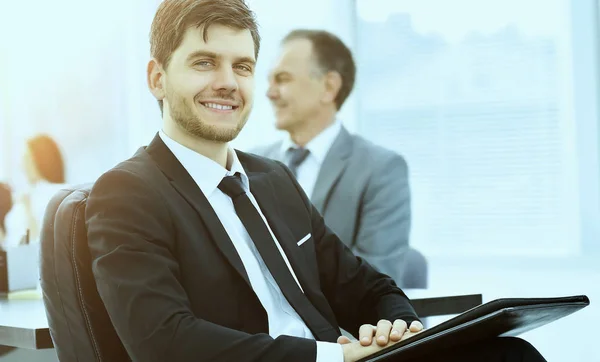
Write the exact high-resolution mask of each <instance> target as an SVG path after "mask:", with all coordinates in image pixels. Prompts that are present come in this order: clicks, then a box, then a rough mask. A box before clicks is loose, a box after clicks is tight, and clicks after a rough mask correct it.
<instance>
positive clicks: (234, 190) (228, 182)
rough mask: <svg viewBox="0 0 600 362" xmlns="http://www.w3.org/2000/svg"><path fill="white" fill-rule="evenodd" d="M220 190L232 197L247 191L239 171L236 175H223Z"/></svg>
mask: <svg viewBox="0 0 600 362" xmlns="http://www.w3.org/2000/svg"><path fill="white" fill-rule="evenodd" d="M219 190H221V191H223V192H224V193H225V194H226V195H227V196H229V197H230V198H232V199H235V198H236V197H238V196H240V195H242V194H245V193H246V191H244V186H243V185H242V179H241V177H240V174H239V172H236V174H235V175H234V176H225V177H223V180H221V183H219Z"/></svg>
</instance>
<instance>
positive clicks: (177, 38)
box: [150, 0, 260, 110]
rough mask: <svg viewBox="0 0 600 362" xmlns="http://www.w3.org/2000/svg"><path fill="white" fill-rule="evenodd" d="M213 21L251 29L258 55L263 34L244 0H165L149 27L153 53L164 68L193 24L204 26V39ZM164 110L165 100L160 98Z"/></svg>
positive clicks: (196, 26)
mask: <svg viewBox="0 0 600 362" xmlns="http://www.w3.org/2000/svg"><path fill="white" fill-rule="evenodd" d="M213 24H219V25H225V26H228V27H231V28H234V29H240V30H245V29H247V30H250V33H251V34H252V39H254V56H255V57H256V58H257V59H258V51H259V49H260V35H259V33H258V25H257V23H256V17H255V15H254V12H252V10H250V8H248V5H247V4H246V2H245V1H244V0H164V1H163V2H162V3H161V4H160V6H159V7H158V10H157V11H156V15H155V16H154V20H153V21H152V28H151V31H150V53H151V55H152V57H153V58H154V59H156V60H157V61H158V63H160V64H161V65H162V66H163V67H164V68H165V69H166V68H167V67H168V65H169V61H170V60H171V56H172V55H173V52H174V51H175V50H176V49H177V48H178V47H179V45H181V42H182V41H183V35H184V34H185V32H186V31H187V30H188V28H190V27H195V28H201V29H203V36H204V41H206V40H207V33H208V28H209V27H210V26H211V25H213ZM158 103H159V105H160V108H161V110H162V101H159V102H158Z"/></svg>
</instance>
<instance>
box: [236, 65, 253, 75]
mask: <svg viewBox="0 0 600 362" xmlns="http://www.w3.org/2000/svg"><path fill="white" fill-rule="evenodd" d="M236 68H237V69H239V70H243V71H244V72H248V73H250V72H252V69H251V68H250V67H249V66H247V65H237V66H236Z"/></svg>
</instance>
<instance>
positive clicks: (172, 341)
mask: <svg viewBox="0 0 600 362" xmlns="http://www.w3.org/2000/svg"><path fill="white" fill-rule="evenodd" d="M237 153H238V157H239V159H240V161H241V163H242V165H243V166H244V169H245V170H246V172H247V174H248V177H249V179H250V189H251V192H252V194H253V195H254V196H255V198H256V199H257V201H258V203H259V205H260V207H261V210H262V211H263V213H264V215H265V217H266V218H267V220H268V221H269V224H270V225H271V227H272V229H273V232H274V233H275V234H276V236H277V238H278V240H279V242H280V243H281V245H282V248H283V249H284V251H285V253H286V254H287V256H288V258H289V260H290V263H291V265H292V267H293V268H294V271H295V273H296V275H297V277H298V280H299V282H300V284H301V285H302V287H303V289H304V291H305V293H306V295H307V297H308V299H309V300H310V301H311V302H312V303H313V304H314V305H315V307H316V308H317V309H318V310H319V312H320V313H321V314H322V315H323V316H324V317H325V318H326V319H327V320H328V321H329V322H330V323H331V328H333V329H335V331H336V332H339V329H338V327H339V326H341V327H342V328H344V329H346V330H349V331H355V332H358V328H359V326H360V325H361V324H364V323H372V324H375V323H377V321H378V320H379V319H382V318H385V319H390V320H393V319H396V318H403V319H405V320H407V322H408V323H410V322H411V321H412V320H415V319H416V315H415V313H414V310H413V308H412V307H411V305H410V303H409V302H408V299H407V298H406V296H405V295H404V293H403V292H402V291H401V290H400V289H399V288H397V287H396V286H395V284H394V283H393V281H392V280H391V279H389V278H388V277H386V276H385V275H383V274H380V273H378V272H376V271H375V270H374V269H373V268H372V267H371V266H370V265H369V264H367V263H366V262H365V261H363V260H361V259H360V258H357V257H355V256H354V255H353V254H352V253H351V251H350V250H349V249H348V248H347V247H346V246H345V245H344V244H343V243H342V242H340V240H339V239H338V238H337V237H336V236H335V235H334V234H333V233H332V232H331V231H330V230H329V229H328V228H327V227H326V226H325V224H324V222H323V218H322V217H321V215H320V214H319V213H318V212H317V211H316V209H315V208H314V207H313V206H312V204H311V203H310V201H309V200H308V198H307V197H306V195H305V194H304V193H303V192H302V191H301V188H300V186H299V185H298V184H297V183H296V181H294V178H293V177H292V176H291V174H290V173H289V170H288V169H287V168H285V166H283V165H282V164H280V163H278V162H276V161H271V160H268V159H265V158H261V157H257V156H251V155H248V154H244V153H242V152H239V151H238V152H237ZM86 220H87V228H88V238H89V244H90V251H91V255H92V260H93V272H94V275H95V277H96V282H97V285H98V291H99V294H100V296H101V298H102V300H103V302H104V304H105V305H106V309H107V311H108V313H109V315H110V318H111V321H112V323H113V324H114V327H115V329H116V331H117V333H118V335H119V337H120V338H121V339H122V341H123V344H124V346H125V348H126V349H127V351H128V353H129V354H130V356H131V358H132V359H133V360H134V361H144V362H148V361H200V360H203V361H204V360H206V361H209V360H210V361H283V360H285V361H286V362H292V361H303V362H304V361H314V360H315V357H316V343H315V342H314V341H312V340H308V339H303V338H296V337H290V336H281V337H278V338H276V339H273V338H271V337H270V336H269V335H268V321H267V314H266V312H265V310H264V308H263V307H262V305H261V303H260V302H259V300H258V298H257V296H256V295H255V293H254V292H253V290H252V288H251V286H250V282H249V279H248V276H247V274H246V271H245V270H244V266H243V264H242V261H241V259H240V257H239V256H238V254H237V252H236V251H235V248H234V246H233V244H232V242H231V240H230V239H229V237H228V235H227V233H226V231H225V229H224V228H223V226H222V224H221V223H220V221H219V219H218V217H217V216H216V214H215V212H214V210H213V209H212V207H211V206H210V204H209V202H208V200H207V199H206V198H205V196H204V195H203V194H202V191H201V190H200V189H199V188H198V186H197V185H196V183H195V182H194V181H193V179H192V178H191V176H190V175H189V174H188V173H187V171H186V170H185V169H184V168H183V166H182V165H181V164H180V163H179V162H178V160H177V159H176V158H175V156H174V155H173V154H172V153H171V152H170V151H169V149H168V148H167V147H166V146H165V145H164V143H163V142H162V141H161V140H160V138H159V137H158V136H157V137H156V138H155V139H154V140H153V141H152V142H151V143H150V145H149V146H148V147H147V148H142V149H140V150H139V151H138V152H137V153H136V154H135V155H134V156H133V157H132V158H130V159H129V160H127V161H125V162H123V163H121V164H119V165H118V166H116V167H115V168H113V169H112V170H110V171H109V172H107V173H106V174H104V175H103V176H102V177H101V178H100V179H99V180H98V181H97V182H96V183H95V185H94V187H93V189H92V191H91V194H90V196H89V200H88V202H87V209H86ZM308 233H311V234H312V238H311V239H309V240H308V241H306V242H305V243H304V244H302V246H300V247H299V246H297V241H298V240H300V239H301V238H302V237H304V236H305V235H307V234H308Z"/></svg>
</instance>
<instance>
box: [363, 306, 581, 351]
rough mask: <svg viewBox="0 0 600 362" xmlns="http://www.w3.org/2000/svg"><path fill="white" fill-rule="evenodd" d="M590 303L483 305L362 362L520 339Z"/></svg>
mask: <svg viewBox="0 0 600 362" xmlns="http://www.w3.org/2000/svg"><path fill="white" fill-rule="evenodd" d="M589 304H590V300H589V299H588V297H587V296H585V295H581V296H573V297H562V298H518V299H517V298H506V299H496V300H494V301H491V302H488V303H485V304H482V305H480V306H477V307H475V308H473V309H470V310H468V311H466V312H464V313H462V314H460V315H458V316H456V317H454V318H452V319H450V320H448V321H446V322H444V323H441V324H439V325H437V326H435V327H433V328H430V329H427V330H425V331H423V332H421V333H420V334H417V335H415V336H413V337H411V338H409V339H406V340H404V341H402V342H398V343H396V344H394V345H392V346H390V347H388V348H385V349H383V350H381V351H379V352H377V353H374V354H372V355H371V356H369V357H366V358H363V359H361V360H360V361H359V362H375V361H393V360H399V361H400V360H405V359H410V358H417V357H426V356H427V353H428V352H431V351H440V350H444V349H447V348H450V347H456V346H459V345H462V344H468V343H473V342H477V341H481V340H484V339H488V338H493V337H498V336H513V337H514V336H517V335H519V334H521V333H524V332H527V331H530V330H532V329H535V328H537V327H540V326H543V325H545V324H548V323H550V322H553V321H555V320H557V319H560V318H563V317H566V316H568V315H569V314H572V313H574V312H576V311H578V310H580V309H582V308H584V307H586V306H588V305H589Z"/></svg>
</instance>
